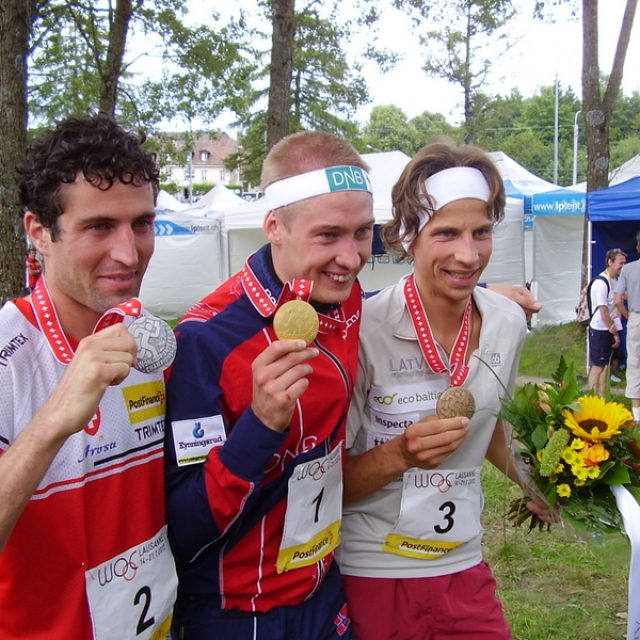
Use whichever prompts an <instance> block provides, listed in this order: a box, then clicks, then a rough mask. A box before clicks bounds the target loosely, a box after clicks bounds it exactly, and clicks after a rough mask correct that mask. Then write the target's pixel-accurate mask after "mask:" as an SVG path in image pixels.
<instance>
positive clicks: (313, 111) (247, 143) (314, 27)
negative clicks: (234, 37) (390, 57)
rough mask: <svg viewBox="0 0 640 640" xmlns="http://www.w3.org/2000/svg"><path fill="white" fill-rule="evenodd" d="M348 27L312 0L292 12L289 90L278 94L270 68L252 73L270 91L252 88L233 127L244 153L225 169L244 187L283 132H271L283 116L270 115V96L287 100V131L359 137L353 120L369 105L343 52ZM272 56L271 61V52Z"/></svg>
mask: <svg viewBox="0 0 640 640" xmlns="http://www.w3.org/2000/svg"><path fill="white" fill-rule="evenodd" d="M262 6H263V8H264V9H266V10H267V13H268V12H269V11H271V2H270V1H269V2H264V3H262ZM327 12H328V13H327ZM270 15H271V14H269V13H268V16H270ZM327 15H328V17H327ZM352 28H353V25H352V24H351V23H350V22H349V21H340V20H338V19H336V16H335V15H333V14H332V13H331V11H330V8H327V7H326V6H325V5H322V4H321V3H318V2H317V1H316V0H310V1H309V2H308V3H307V4H306V5H305V6H304V7H301V8H300V9H299V10H298V11H296V13H295V14H294V31H293V34H294V42H293V49H292V56H293V57H292V60H291V69H292V70H291V77H290V81H289V84H288V86H287V87H279V88H278V89H277V91H276V89H275V88H274V86H273V75H272V73H271V69H270V66H265V67H263V68H261V69H259V70H258V71H257V72H256V79H257V81H258V82H259V81H260V80H263V81H264V79H265V78H267V77H269V78H270V79H271V82H270V84H269V87H268V89H267V88H265V89H262V90H260V89H254V91H253V94H252V97H251V100H250V104H248V106H247V108H246V110H245V112H244V113H242V114H241V116H240V117H239V118H238V120H237V122H236V124H237V125H239V126H241V127H242V128H243V129H244V132H243V133H241V134H240V135H239V136H238V142H239V143H240V145H241V146H242V149H243V150H242V152H241V153H239V154H238V155H236V156H235V157H234V158H230V159H229V162H228V163H227V166H228V167H229V168H233V167H235V166H241V167H242V171H243V175H244V177H245V178H246V180H247V182H249V183H252V184H256V183H257V182H258V177H259V175H260V168H261V165H262V160H263V159H264V156H265V155H266V152H267V150H268V149H269V145H272V144H275V142H277V140H279V139H280V137H282V135H283V131H285V128H283V127H282V125H281V124H279V125H278V129H277V130H276V129H275V126H276V123H277V122H279V121H280V120H281V119H282V117H284V116H283V115H282V111H280V112H279V114H276V113H275V112H274V111H273V110H272V106H273V104H274V103H273V102H272V100H271V96H272V95H274V93H283V94H284V93H286V95H287V101H288V102H287V104H288V105H289V106H288V107H287V114H286V116H287V127H286V130H287V131H288V132H295V131H300V130H303V129H314V130H324V131H330V132H332V133H335V134H337V135H341V136H343V137H345V138H349V139H354V138H355V137H356V136H357V134H358V128H357V126H356V124H355V123H354V122H353V121H352V119H351V118H352V116H353V115H354V114H355V111H356V110H357V109H358V108H359V107H360V106H362V105H363V104H365V103H366V102H367V101H368V100H369V95H368V91H367V88H366V84H365V82H364V80H363V78H362V74H361V69H360V66H359V65H358V63H357V62H356V61H349V59H348V56H347V54H346V52H345V50H344V44H345V43H346V41H347V40H348V38H349V36H350V34H351V33H352V31H351V30H352ZM266 55H268V53H267V52H265V54H264V56H265V57H266ZM279 55H280V54H279ZM279 55H278V59H279ZM270 56H271V57H270V59H271V60H273V59H274V52H273V47H272V49H271V50H270ZM383 60H384V58H383ZM284 77H285V76H284V75H283V76H282V77H281V78H280V79H279V80H278V83H282V82H283V81H284V80H283V78H284ZM267 94H268V95H269V101H268V105H267V109H266V110H265V109H264V107H263V105H264V103H265V98H266V97H267ZM279 104H280V105H281V107H280V109H283V108H284V107H283V106H282V105H284V104H285V101H284V98H280V99H279ZM261 121H262V122H261ZM270 131H271V133H270Z"/></svg>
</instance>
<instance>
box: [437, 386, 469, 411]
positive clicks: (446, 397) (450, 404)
mask: <svg viewBox="0 0 640 640" xmlns="http://www.w3.org/2000/svg"><path fill="white" fill-rule="evenodd" d="M475 410H476V402H475V400H474V398H473V394H472V393H471V392H470V391H468V390H467V389H465V388H464V387H449V388H448V389H445V390H444V391H443V392H442V393H441V394H440V397H439V398H438V401H437V403H436V413H437V415H438V418H455V417H457V416H465V417H467V418H469V419H471V417H472V416H473V414H474V413H475Z"/></svg>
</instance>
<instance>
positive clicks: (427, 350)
mask: <svg viewBox="0 0 640 640" xmlns="http://www.w3.org/2000/svg"><path fill="white" fill-rule="evenodd" d="M404 298H405V300H406V302H407V308H408V309H409V315H410V316H411V321H412V322H413V328H414V329H415V331H416V336H417V338H418V343H419V344H420V350H421V351H422V355H423V356H424V358H425V360H426V361H427V364H428V365H429V368H430V369H431V371H433V372H434V373H444V372H445V371H448V372H449V376H450V380H451V386H452V387H460V386H462V385H463V384H464V383H465V381H466V379H467V377H468V376H469V367H468V365H467V364H466V359H467V351H468V349H469V336H470V333H471V309H472V304H471V300H469V302H468V303H467V306H466V307H465V309H464V312H463V313H462V323H461V324H460V329H459V330H458V335H457V336H456V339H455V341H454V343H453V349H452V350H451V356H450V357H449V366H447V365H446V364H445V363H444V361H443V360H442V358H441V357H440V353H439V352H438V348H437V347H436V341H435V339H434V337H433V332H432V331H431V325H430V324H429V318H428V316H427V313H426V312H425V310H424V306H423V305H422V300H421V299H420V295H419V293H418V290H417V288H416V283H415V278H414V275H413V273H412V274H411V275H410V276H409V277H408V278H407V279H406V281H405V283H404Z"/></svg>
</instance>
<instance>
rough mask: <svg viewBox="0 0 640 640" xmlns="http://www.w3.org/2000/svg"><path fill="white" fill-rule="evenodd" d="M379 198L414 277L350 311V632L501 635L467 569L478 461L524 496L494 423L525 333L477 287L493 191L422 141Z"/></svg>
mask: <svg viewBox="0 0 640 640" xmlns="http://www.w3.org/2000/svg"><path fill="white" fill-rule="evenodd" d="M392 198H393V208H394V209H393V219H392V220H391V221H390V222H389V223H388V224H387V225H386V227H385V229H384V230H383V234H384V239H385V241H386V243H387V245H388V247H389V249H390V250H391V251H392V252H394V253H397V254H398V255H401V256H407V255H408V256H410V257H411V258H412V259H413V264H414V267H413V273H411V274H410V275H409V276H407V277H406V278H403V279H402V280H401V281H400V282H399V283H398V284H396V285H393V286H391V287H388V288H387V289H384V290H383V291H381V292H380V293H378V294H377V295H375V296H373V297H371V298H368V299H367V300H366V301H365V303H364V308H363V319H362V324H361V329H360V343H361V349H360V358H359V360H360V364H359V374H358V382H357V385H356V389H355V391H354V397H353V401H352V405H351V410H350V414H349V419H348V426H347V449H348V451H347V454H348V455H347V461H346V463H345V476H344V489H345V505H346V506H345V511H344V515H343V542H342V547H341V549H340V551H339V559H340V567H341V571H342V573H343V582H344V585H345V592H346V594H347V602H348V604H349V613H350V615H351V619H352V624H353V627H354V632H355V635H356V637H358V638H380V639H381V640H385V639H390V638H394V639H397V640H401V639H406V640H409V639H413V638H433V639H435V638H437V639H441V638H462V637H465V638H474V640H477V639H480V638H491V639H492V640H495V639H497V638H504V639H506V638H510V633H509V628H508V625H507V623H506V621H505V619H504V616H503V614H502V608H501V606H500V603H499V601H498V600H497V598H496V595H495V582H494V580H493V577H492V575H491V571H490V570H489V568H488V566H487V565H486V564H485V563H484V562H483V560H482V553H481V539H482V527H481V524H480V514H481V510H482V502H483V499H482V491H481V487H480V470H481V467H482V464H483V461H484V460H485V458H486V459H488V460H490V461H491V462H492V463H493V464H494V465H496V466H497V467H498V468H499V469H501V470H502V471H504V472H505V473H506V474H507V475H508V476H509V477H510V478H511V479H512V480H513V481H514V482H517V483H519V484H523V483H524V481H523V480H522V479H521V478H520V476H519V474H518V473H517V470H516V465H515V462H514V460H513V459H512V457H511V454H510V451H509V448H508V446H507V443H506V439H505V433H504V429H503V425H502V423H501V422H500V421H499V420H497V419H496V415H497V412H498V410H499V409H500V398H501V397H502V395H503V394H504V392H505V391H504V389H505V387H506V388H509V387H510V386H512V385H513V383H514V381H515V375H516V371H517V363H518V355H519V352H520V348H521V346H522V342H523V339H524V337H525V334H526V323H525V316H524V314H523V312H522V309H520V308H519V307H518V306H517V305H516V304H514V303H513V302H511V301H509V300H507V299H506V298H504V297H502V296H500V295H496V294H495V293H493V292H491V291H487V290H486V289H482V288H477V287H476V285H477V283H478V280H479V278H480V276H481V274H482V271H483V269H484V268H485V267H486V265H487V263H488V262H489V258H490V257H491V248H492V233H493V227H494V225H495V224H497V223H499V222H500V220H502V218H503V215H504V206H505V195H504V187H503V184H502V180H501V178H500V175H499V173H498V171H497V169H496V168H495V166H494V165H493V164H492V162H491V161H490V160H489V158H488V157H487V156H486V154H484V153H483V152H482V151H481V150H479V149H476V148H474V147H470V146H464V147H459V148H458V147H454V146H453V145H451V144H448V143H435V144H431V145H427V146H426V147H424V148H423V149H421V150H420V151H419V152H418V154H417V155H416V156H415V157H414V158H413V159H412V160H411V161H410V162H409V164H408V165H407V167H406V168H405V170H404V171H403V173H402V175H401V176H400V179H399V180H398V182H397V183H396V185H395V186H394V188H393V193H392ZM450 388H453V389H454V391H450V390H449V389H450ZM461 389H466V391H461ZM445 391H446V395H445ZM473 404H475V409H474V407H473V406H472V405H473ZM436 405H438V415H439V416H441V417H438V416H436V415H435V414H436ZM530 508H532V509H534V510H535V511H536V513H539V514H542V515H545V511H544V508H543V506H542V505H541V504H534V503H531V504H530ZM545 517H546V516H545Z"/></svg>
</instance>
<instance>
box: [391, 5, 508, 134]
mask: <svg viewBox="0 0 640 640" xmlns="http://www.w3.org/2000/svg"><path fill="white" fill-rule="evenodd" d="M394 5H395V6H396V7H398V8H399V9H402V10H407V11H410V12H411V15H412V18H413V23H414V25H415V26H416V27H417V28H423V27H424V25H425V24H426V25H429V27H431V28H430V29H429V30H428V31H426V32H425V33H420V44H421V45H422V47H423V50H424V52H425V63H424V66H423V69H424V70H425V71H426V72H427V73H428V74H430V75H433V76H436V77H439V78H444V79H445V80H448V81H449V82H452V83H454V84H456V85H458V86H459V87H460V89H461V91H462V95H463V113H464V129H465V136H464V140H465V142H473V141H474V137H475V132H476V123H475V119H474V97H475V95H476V93H477V92H478V91H479V90H480V89H481V87H482V86H483V85H484V83H485V82H486V79H487V76H488V75H489V73H490V71H491V69H492V66H493V63H494V61H495V59H496V57H497V56H499V55H502V54H503V53H504V52H505V50H506V49H507V48H508V39H507V38H508V34H507V31H506V29H505V27H506V25H507V24H508V22H509V20H510V19H511V18H512V17H513V16H514V15H515V11H514V9H513V7H512V4H511V0H452V1H451V2H435V1H434V0H394Z"/></svg>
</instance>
